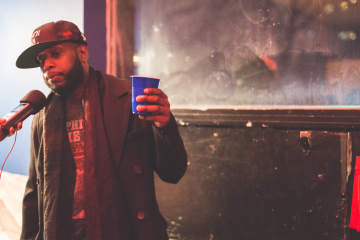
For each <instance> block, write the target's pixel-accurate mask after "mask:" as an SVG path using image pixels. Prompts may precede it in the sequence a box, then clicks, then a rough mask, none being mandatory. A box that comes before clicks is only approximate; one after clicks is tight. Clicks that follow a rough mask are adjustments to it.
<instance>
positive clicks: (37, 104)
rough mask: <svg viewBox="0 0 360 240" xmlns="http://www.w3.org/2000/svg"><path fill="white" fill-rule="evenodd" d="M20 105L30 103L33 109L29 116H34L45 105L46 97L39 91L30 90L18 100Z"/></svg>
mask: <svg viewBox="0 0 360 240" xmlns="http://www.w3.org/2000/svg"><path fill="white" fill-rule="evenodd" d="M20 103H22V104H23V103H25V104H26V103H30V104H31V105H32V106H33V108H34V110H33V111H32V113H31V114H35V113H37V112H39V111H40V110H41V109H42V108H43V107H44V106H45V105H46V97H45V95H44V94H43V93H42V92H40V91H39V90H32V91H30V92H28V93H27V94H26V95H25V96H24V97H23V98H22V99H21V100H20Z"/></svg>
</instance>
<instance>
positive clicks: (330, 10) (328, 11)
mask: <svg viewBox="0 0 360 240" xmlns="http://www.w3.org/2000/svg"><path fill="white" fill-rule="evenodd" d="M334 9H335V7H334V5H332V4H328V5H326V6H325V7H324V12H325V13H326V14H331V13H333V12H334Z"/></svg>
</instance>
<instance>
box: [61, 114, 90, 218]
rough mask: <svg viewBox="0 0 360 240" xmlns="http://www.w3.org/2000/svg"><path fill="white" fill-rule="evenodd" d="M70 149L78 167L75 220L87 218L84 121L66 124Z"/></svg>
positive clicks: (74, 206)
mask: <svg viewBox="0 0 360 240" xmlns="http://www.w3.org/2000/svg"><path fill="white" fill-rule="evenodd" d="M66 129H67V132H68V136H69V142H70V148H71V152H72V153H73V158H74V161H75V165H76V184H75V192H74V204H73V219H83V218H85V212H84V208H83V207H84V205H83V200H84V160H85V154H84V119H77V120H72V121H67V122H66Z"/></svg>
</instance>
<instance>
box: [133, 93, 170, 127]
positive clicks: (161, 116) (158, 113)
mask: <svg viewBox="0 0 360 240" xmlns="http://www.w3.org/2000/svg"><path fill="white" fill-rule="evenodd" d="M144 93H145V94H146V95H141V96H137V97H136V101H137V102H148V103H152V104H154V105H138V106H137V108H136V109H137V110H138V111H141V112H152V116H144V115H139V118H141V119H145V120H148V121H153V122H154V124H155V125H156V126H157V127H158V128H163V127H165V126H166V125H167V124H168V123H169V121H170V103H169V101H168V97H167V95H166V94H165V93H164V92H163V91H162V90H161V89H158V88H145V89H144Z"/></svg>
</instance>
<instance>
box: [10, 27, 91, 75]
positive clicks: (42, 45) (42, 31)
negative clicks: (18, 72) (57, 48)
mask: <svg viewBox="0 0 360 240" xmlns="http://www.w3.org/2000/svg"><path fill="white" fill-rule="evenodd" d="M63 42H76V43H81V44H85V45H87V42H86V38H85V36H84V34H82V33H81V32H80V30H79V28H78V27H77V26H76V25H75V24H74V23H72V22H67V21H57V22H50V23H46V24H44V25H42V26H40V27H38V28H36V29H35V30H34V32H33V33H32V35H31V47H29V48H28V49H26V50H25V51H24V52H23V53H22V54H20V56H19V57H18V59H17V60H16V66H17V67H18V68H35V67H39V66H40V65H39V63H38V61H37V59H36V57H37V55H38V54H39V53H40V52H42V51H44V50H45V49H47V48H49V47H52V46H54V45H57V44H59V43H63Z"/></svg>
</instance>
